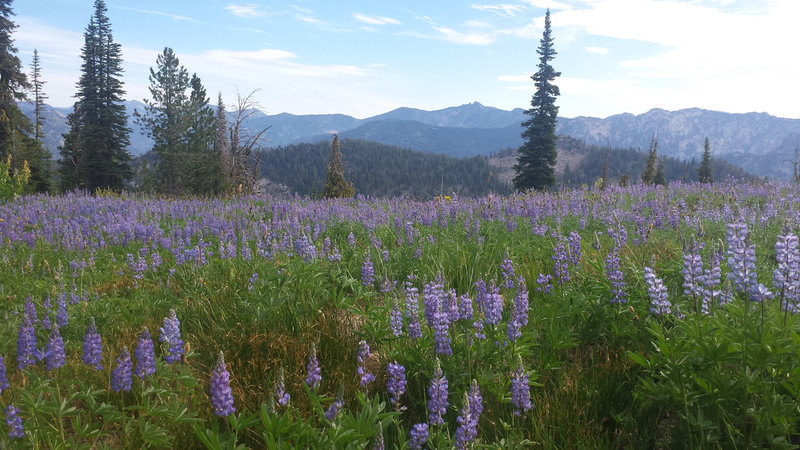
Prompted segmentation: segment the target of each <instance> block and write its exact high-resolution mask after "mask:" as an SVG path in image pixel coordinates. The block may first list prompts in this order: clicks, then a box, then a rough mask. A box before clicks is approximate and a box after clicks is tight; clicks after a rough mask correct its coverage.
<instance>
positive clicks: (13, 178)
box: [0, 155, 31, 201]
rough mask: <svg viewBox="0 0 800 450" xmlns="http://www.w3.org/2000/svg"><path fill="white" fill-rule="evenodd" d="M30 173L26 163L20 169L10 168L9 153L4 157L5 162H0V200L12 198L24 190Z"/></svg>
mask: <svg viewBox="0 0 800 450" xmlns="http://www.w3.org/2000/svg"><path fill="white" fill-rule="evenodd" d="M30 174H31V172H30V169H28V164H27V163H24V164H23V166H22V168H21V169H16V170H14V169H12V167H11V155H8V156H7V157H6V161H5V162H0V201H4V200H9V199H12V198H14V197H16V196H18V195H21V194H22V193H23V192H25V187H26V186H27V184H28V180H29V179H30Z"/></svg>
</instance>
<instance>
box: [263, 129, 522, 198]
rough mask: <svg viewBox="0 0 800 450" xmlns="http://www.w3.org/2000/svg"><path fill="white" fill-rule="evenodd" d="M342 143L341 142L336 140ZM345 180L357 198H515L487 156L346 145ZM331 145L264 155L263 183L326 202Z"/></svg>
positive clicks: (301, 146) (298, 147)
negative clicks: (495, 195)
mask: <svg viewBox="0 0 800 450" xmlns="http://www.w3.org/2000/svg"><path fill="white" fill-rule="evenodd" d="M336 142H339V141H338V138H337V139H336ZM340 142H341V144H340V145H341V150H340V151H341V153H343V154H345V155H347V158H346V159H345V160H344V161H343V162H342V165H343V171H344V178H346V179H347V180H349V181H350V182H352V184H353V186H354V187H355V194H362V195H369V196H374V197H389V196H406V197H410V198H417V199H430V198H432V197H434V196H437V195H442V194H444V195H451V194H453V193H455V194H458V195H461V196H474V195H483V194H486V193H489V192H496V193H502V194H506V193H510V192H511V188H510V186H508V185H507V184H505V183H502V182H501V181H499V180H498V178H497V176H496V175H495V174H494V173H493V169H492V168H491V167H489V164H488V159H487V158H486V157H485V156H473V157H471V158H463V159H457V158H453V157H451V156H446V155H441V154H434V153H427V152H420V151H414V150H408V149H403V148H399V147H395V146H392V145H387V144H380V143H376V142H368V141H363V140H356V139H343V140H341V141H340ZM330 152H331V149H330V145H329V143H328V142H317V143H303V144H295V145H289V146H286V147H278V148H276V149H273V150H263V151H260V152H259V153H258V160H259V162H260V167H261V172H260V173H261V177H262V178H266V179H269V180H270V181H272V182H274V183H279V184H281V185H283V186H285V187H286V188H287V189H288V190H289V191H291V192H296V193H298V194H301V195H309V196H316V197H319V196H322V193H323V191H324V190H325V183H326V177H327V176H328V173H329V170H328V167H326V160H327V155H328V154H329V153H330Z"/></svg>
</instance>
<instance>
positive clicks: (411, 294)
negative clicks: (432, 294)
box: [405, 275, 422, 339]
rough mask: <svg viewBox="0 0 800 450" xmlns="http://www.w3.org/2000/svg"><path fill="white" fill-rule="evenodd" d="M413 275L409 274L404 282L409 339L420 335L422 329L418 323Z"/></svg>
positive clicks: (417, 297) (417, 293)
mask: <svg viewBox="0 0 800 450" xmlns="http://www.w3.org/2000/svg"><path fill="white" fill-rule="evenodd" d="M412 277H413V275H409V277H408V280H406V282H405V291H406V317H408V336H409V337H410V338H411V339H419V338H421V337H422V329H421V327H420V323H419V290H418V289H417V288H416V287H415V286H414V284H413V282H412V281H411V280H412V279H413V278H412Z"/></svg>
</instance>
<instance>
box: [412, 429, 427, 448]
mask: <svg viewBox="0 0 800 450" xmlns="http://www.w3.org/2000/svg"><path fill="white" fill-rule="evenodd" d="M408 438H409V439H408V448H410V449H421V448H424V447H425V443H426V442H428V424H427V423H418V424H416V425H414V427H413V428H411V431H410V432H409V433H408Z"/></svg>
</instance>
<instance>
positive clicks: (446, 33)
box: [433, 27, 494, 45]
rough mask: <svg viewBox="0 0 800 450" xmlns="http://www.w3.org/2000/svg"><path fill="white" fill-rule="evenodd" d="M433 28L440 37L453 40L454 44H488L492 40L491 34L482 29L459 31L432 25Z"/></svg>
mask: <svg viewBox="0 0 800 450" xmlns="http://www.w3.org/2000/svg"><path fill="white" fill-rule="evenodd" d="M433 29H434V30H436V31H438V32H439V35H438V37H439V38H440V39H443V40H445V41H449V42H455V43H456V44H467V45H489V44H491V43H492V42H494V38H493V37H492V35H491V34H490V33H486V32H483V31H477V30H470V31H467V32H461V31H458V30H454V29H452V28H447V27H433Z"/></svg>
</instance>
